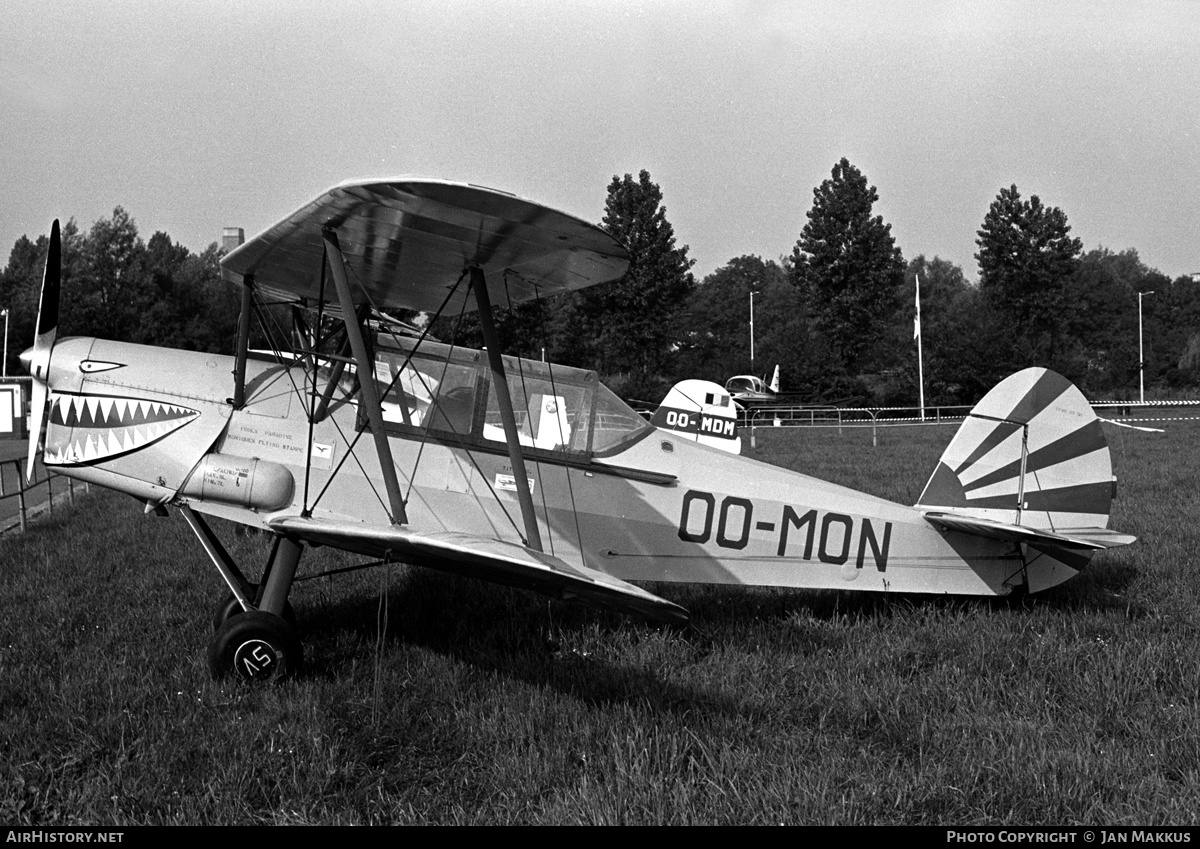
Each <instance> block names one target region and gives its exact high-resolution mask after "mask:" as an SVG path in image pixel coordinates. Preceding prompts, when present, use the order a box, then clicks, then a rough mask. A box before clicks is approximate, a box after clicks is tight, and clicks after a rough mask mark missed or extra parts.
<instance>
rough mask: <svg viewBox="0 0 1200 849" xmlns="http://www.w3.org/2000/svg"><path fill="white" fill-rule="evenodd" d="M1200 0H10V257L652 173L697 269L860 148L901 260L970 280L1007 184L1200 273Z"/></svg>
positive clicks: (794, 218) (795, 224)
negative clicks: (358, 195)
mask: <svg viewBox="0 0 1200 849" xmlns="http://www.w3.org/2000/svg"><path fill="white" fill-rule="evenodd" d="M1198 84H1200V3H1198V2H1192V0H1176V2H1160V3H1139V2H1129V1H1128V0H1126V1H1125V2H1095V0H1093V2H1071V3H1065V2H1064V3H1053V2H1042V3H982V2H968V3H964V2H948V3H936V2H923V3H903V2H897V0H892V2H749V0H745V1H744V2H735V0H730V2H714V0H704V2H699V1H698V0H697V2H687V3H685V2H673V0H663V1H662V2H649V0H640V1H638V2H635V0H627V2H623V0H595V2H578V3H573V2H563V0H557V2H540V0H536V1H535V0H529V2H518V0H505V1H503V2H481V0H463V2H448V0H436V2H424V0H412V1H411V2H391V1H390V0H376V2H373V3H366V2H357V0H338V2H328V0H321V2H298V0H288V2H263V1H262V0H256V2H246V0H237V1H236V2H212V1H211V0H194V2H190V3H183V2H148V0H136V2H135V0H114V1H113V2H100V1H99V0H85V1H84V2H79V1H78V0H55V2H53V3H45V2H27V0H8V2H6V3H5V4H4V10H3V26H2V27H0V152H2V158H0V193H2V197H3V201H2V206H0V262H5V261H7V257H8V252H9V250H10V249H11V247H12V244H13V242H14V241H15V239H16V238H17V237H18V236H20V235H22V234H27V235H29V236H30V238H36V236H37V235H38V234H40V233H45V232H48V230H49V225H50V221H51V220H52V219H53V218H54V217H56V216H57V217H61V218H63V219H64V220H65V219H67V218H71V217H74V218H75V219H76V220H77V222H78V223H79V224H80V226H81V227H84V228H86V227H88V226H90V225H91V223H92V222H93V221H95V220H96V219H97V218H100V217H103V216H106V215H108V214H109V213H111V211H112V209H113V207H114V206H117V205H121V206H123V207H125V209H126V210H128V211H129V213H130V214H131V215H132V216H133V217H134V218H135V220H136V221H137V224H138V227H139V230H140V232H141V235H142V237H143V238H149V237H150V235H151V234H153V233H154V232H155V231H156V230H163V231H165V232H167V233H168V234H169V235H170V236H171V237H172V238H174V239H175V240H177V241H179V242H181V243H183V244H184V245H186V246H187V247H189V248H190V249H192V250H195V251H199V250H202V249H203V248H204V247H205V246H207V245H208V243H210V242H213V241H217V240H219V238H220V234H221V228H222V227H224V226H241V227H244V228H246V231H247V235H253V234H254V233H257V232H258V231H260V230H262V229H264V228H266V227H267V226H269V225H270V224H272V223H274V222H275V221H276V220H278V219H279V218H281V217H283V216H284V215H286V214H287V213H289V212H291V211H292V210H293V209H295V208H296V207H298V206H300V205H301V204H303V203H304V202H306V201H307V200H309V199H311V198H312V197H314V196H316V195H317V194H319V193H320V192H322V191H323V190H325V189H326V188H328V187H329V186H331V185H334V184H336V183H339V182H341V181H342V180H346V179H350V178H358V177H377V176H394V175H400V174H410V175H419V176H428V177H439V178H444V179H449V180H461V181H465V182H472V183H478V184H482V185H487V186H491V187H493V188H498V189H504V190H506V191H511V192H515V193H517V194H519V195H522V196H524V197H527V198H530V199H533V200H537V201H541V202H543V203H547V204H549V205H551V206H554V207H557V208H559V209H562V210H563V211H566V212H570V213H573V214H575V215H578V216H580V217H583V218H586V219H589V220H593V221H599V220H600V218H601V217H602V215H603V210H604V198H605V190H606V187H607V185H608V183H609V181H610V180H611V179H612V177H613V175H620V174H625V173H633V174H636V173H637V172H638V171H639V170H640V169H646V170H648V171H649V172H650V175H651V177H652V179H653V180H654V181H655V182H657V183H658V184H659V185H660V186H661V187H662V190H663V195H664V201H665V204H666V206H667V217H668V219H669V220H670V221H671V223H672V224H673V225H674V227H675V233H676V237H677V239H678V242H679V243H680V244H686V245H689V246H690V251H689V255H690V256H691V258H692V259H694V260H695V261H696V265H695V268H694V270H695V272H696V273H697V275H698V276H702V275H704V274H707V273H709V272H711V271H713V270H714V269H716V268H718V267H719V266H721V265H723V264H724V263H726V262H727V261H729V260H730V259H732V258H733V257H736V256H739V255H742V254H758V255H760V256H763V257H767V258H778V257H779V256H781V255H783V254H787V253H790V252H791V249H792V246H793V245H794V244H795V242H796V239H797V237H798V236H799V234H800V230H801V228H802V227H803V225H804V222H805V213H806V212H807V211H808V209H809V208H810V206H811V204H812V190H813V188H814V187H815V186H817V185H818V184H820V182H821V181H822V180H824V179H826V178H827V177H828V176H829V173H830V170H831V169H832V167H833V165H834V164H835V163H836V162H837V161H838V160H839V159H840V158H841V157H843V156H845V157H847V158H848V159H849V160H850V162H851V163H853V164H854V165H855V166H857V167H858V168H859V169H860V170H861V171H862V172H863V173H864V174H865V175H866V176H867V179H868V181H869V182H870V183H871V184H872V185H874V186H876V188H877V189H878V192H879V202H878V203H877V204H876V207H875V211H876V212H877V213H878V214H880V215H882V216H883V218H884V220H885V221H886V222H888V223H889V224H891V226H892V233H893V235H894V236H895V238H896V242H897V244H898V245H899V247H900V248H901V250H902V251H903V252H904V256H905V258H906V259H911V258H913V257H915V256H917V255H918V254H925V255H926V256H927V257H932V256H940V257H943V258H945V259H949V260H951V261H953V262H955V263H958V264H959V265H961V266H962V267H963V270H964V271H965V272H966V275H967V277H968V278H969V279H974V278H976V277H977V275H978V270H977V266H976V263H975V260H974V256H973V255H974V253H975V250H976V246H975V238H976V235H975V231H976V230H978V229H979V226H980V224H981V222H982V220H983V216H984V215H985V213H986V212H987V208H988V206H989V204H990V203H991V202H992V200H993V199H994V198H995V197H996V195H997V193H998V192H999V190H1000V189H1001V188H1002V187H1006V186H1008V185H1011V184H1014V183H1015V184H1016V185H1017V187H1018V188H1019V189H1020V191H1021V193H1022V195H1023V196H1025V197H1029V196H1030V195H1033V194H1036V195H1039V196H1040V197H1041V199H1042V201H1043V202H1044V203H1046V204H1048V205H1051V206H1058V207H1061V208H1062V209H1063V211H1064V212H1066V214H1067V218H1068V220H1069V222H1070V223H1071V225H1072V228H1073V233H1074V235H1075V236H1077V237H1079V238H1081V239H1082V240H1083V243H1084V247H1085V249H1092V248H1096V247H1099V246H1104V247H1106V248H1110V249H1113V250H1124V249H1126V248H1135V249H1137V251H1138V253H1139V254H1140V256H1141V258H1142V260H1143V261H1144V262H1145V263H1146V264H1147V265H1149V266H1150V267H1152V268H1157V269H1158V270H1160V271H1162V272H1164V273H1166V274H1168V275H1169V276H1171V277H1175V276H1177V275H1180V274H1185V273H1190V272H1195V271H1200V238H1198V234H1197V222H1198V221H1200V96H1198V95H1197V89H1198V88H1200V85H1198Z"/></svg>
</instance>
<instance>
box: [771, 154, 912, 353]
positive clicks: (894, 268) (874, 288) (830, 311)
mask: <svg viewBox="0 0 1200 849" xmlns="http://www.w3.org/2000/svg"><path fill="white" fill-rule="evenodd" d="M878 199H879V194H878V192H876V190H875V187H874V186H869V187H868V185H867V178H866V177H865V176H863V174H862V172H860V171H859V170H858V169H857V168H855V167H854V166H853V165H851V164H850V163H849V161H847V160H846V159H845V158H843V159H842V160H841V161H840V162H839V163H838V164H837V165H835V166H834V167H833V172H832V175H831V177H830V178H829V179H828V180H826V181H824V182H823V183H821V185H820V186H818V187H817V188H815V189H814V190H813V206H812V209H810V210H809V212H808V223H807V224H805V225H804V229H803V230H802V231H801V234H800V238H799V240H797V242H796V246H795V249H794V250H793V251H792V271H793V278H794V280H795V283H796V285H797V286H798V287H799V289H800V291H801V293H802V294H803V296H804V299H805V301H806V302H807V303H808V304H809V308H810V311H811V316H812V321H813V325H814V330H815V331H816V332H817V333H818V334H819V335H820V336H821V337H822V341H823V343H824V344H825V345H826V346H827V347H828V350H829V352H830V355H831V357H832V362H831V366H832V367H833V368H837V369H840V370H841V371H842V372H843V373H844V374H848V375H852V376H853V375H858V374H859V373H861V372H862V371H863V370H865V369H869V368H872V367H876V366H878V365H879V364H880V363H881V362H882V361H885V360H887V359H889V356H888V355H889V354H890V353H892V352H889V351H887V350H886V346H881V345H879V344H878V342H879V340H880V338H881V337H882V336H883V335H884V332H883V331H884V329H885V328H886V327H887V326H888V325H889V323H892V322H894V320H895V315H896V312H897V310H898V309H899V307H900V305H901V302H902V294H901V292H902V287H903V284H904V260H903V258H902V256H901V254H900V249H899V248H897V247H896V245H895V241H894V240H893V238H892V234H891V225H890V224H885V223H884V222H883V218H882V217H880V216H878V215H875V216H872V215H871V210H872V205H873V204H874V203H875V201H877V200H878Z"/></svg>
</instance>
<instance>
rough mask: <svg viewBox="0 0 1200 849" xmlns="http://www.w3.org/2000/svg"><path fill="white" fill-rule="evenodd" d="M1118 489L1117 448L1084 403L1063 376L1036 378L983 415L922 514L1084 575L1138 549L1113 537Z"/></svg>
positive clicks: (1011, 381)
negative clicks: (1106, 557) (1097, 556)
mask: <svg viewBox="0 0 1200 849" xmlns="http://www.w3.org/2000/svg"><path fill="white" fill-rule="evenodd" d="M1114 483H1115V479H1114V478H1113V476H1112V461H1111V460H1110V458H1109V453H1108V441H1107V440H1106V439H1105V437H1104V432H1103V430H1102V429H1101V424H1100V420H1099V419H1098V418H1096V414H1095V413H1094V412H1093V411H1092V407H1091V405H1090V404H1088V402H1087V399H1086V398H1084V397H1083V393H1082V392H1080V391H1079V390H1078V389H1077V388H1076V387H1075V386H1074V385H1073V384H1072V383H1071V382H1070V381H1069V380H1067V379H1066V378H1064V377H1062V376H1061V375H1059V374H1056V373H1054V372H1052V371H1048V370H1046V369H1041V368H1030V369H1026V370H1024V371H1021V372H1018V373H1016V374H1014V375H1012V376H1010V377H1008V378H1006V379H1005V380H1002V381H1001V382H1000V383H999V384H997V385H996V387H995V388H994V389H992V391H991V392H989V393H988V394H987V395H985V396H984V398H983V400H982V401H980V402H979V403H978V404H977V405H976V406H975V409H973V410H972V411H971V413H970V415H969V416H968V417H967V420H966V421H965V422H963V425H962V427H961V428H959V430H958V433H957V434H955V436H954V439H953V440H952V441H951V442H950V445H949V446H948V447H947V448H946V451H945V453H944V454H942V459H941V460H940V461H939V462H938V465H937V468H936V469H935V470H934V472H933V475H932V476H931V477H930V478H929V483H927V484H926V485H925V491H924V492H922V493H921V497H920V499H918V501H917V507H918V508H919V509H924V510H927V511H929V512H928V513H927V514H926V517H927V518H928V519H929V520H930V521H931V522H933V523H934V524H938V525H941V526H943V527H953V528H954V529H955V530H959V531H963V532H966V533H974V534H977V535H980V536H990V537H994V538H1007V539H1014V540H1019V541H1025V542H1028V543H1029V545H1030V546H1032V547H1033V548H1034V549H1036V550H1037V551H1039V552H1041V553H1042V554H1044V555H1048V556H1049V557H1050V558H1052V559H1053V560H1056V561H1058V562H1059V563H1061V564H1062V565H1065V566H1067V567H1068V568H1070V569H1073V570H1076V571H1078V570H1079V569H1081V568H1083V566H1084V565H1086V563H1087V561H1088V559H1090V557H1091V554H1092V550H1095V549H1100V548H1107V547H1111V546H1112V545H1124V544H1127V543H1129V542H1132V541H1133V538H1132V537H1128V536H1125V535H1123V534H1106V533H1105V532H1104V531H1103V529H1104V528H1107V527H1108V517H1109V508H1110V506H1111V504H1112V498H1113V493H1114V489H1115V486H1114ZM955 517H960V518H961V520H960V521H955V520H954V519H955ZM971 520H979V521H971ZM1005 528H1007V529H1009V530H1011V531H1021V532H1022V533H1007V532H1006V531H1004V530H1003V529H1005ZM1028 530H1034V531H1038V530H1041V531H1048V532H1050V533H1046V534H1036V533H1035V534H1024V533H1023V532H1024V531H1028ZM1046 565H1048V564H1046ZM1031 578H1032V576H1031ZM1035 583H1036V582H1035ZM1029 588H1030V590H1031V591H1036V589H1038V588H1039V587H1037V586H1032V585H1031V586H1030V587H1029Z"/></svg>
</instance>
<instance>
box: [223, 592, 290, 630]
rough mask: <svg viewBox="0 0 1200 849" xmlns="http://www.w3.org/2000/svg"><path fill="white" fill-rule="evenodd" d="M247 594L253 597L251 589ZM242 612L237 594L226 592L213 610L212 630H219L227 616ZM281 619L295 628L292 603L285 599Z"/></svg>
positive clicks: (238, 614)
mask: <svg viewBox="0 0 1200 849" xmlns="http://www.w3.org/2000/svg"><path fill="white" fill-rule="evenodd" d="M248 595H249V596H250V597H251V599H253V596H254V592H253V591H251V592H250V593H249V594H248ZM244 612H245V611H244V610H242V605H241V604H239V603H238V600H237V596H235V595H234V594H233V593H229V594H227V595H226V596H225V598H224V599H222V600H221V603H220V604H219V605H217V609H216V611H214V612H213V621H212V627H213V630H214V631H217V630H219V629H220V628H221V626H222V625H223V624H224V623H225V620H226V619H228V618H229V617H231V616H240V615H241V614H242V613H244ZM283 620H284V621H285V622H287V623H288V624H289V625H291V626H292V629H293V630H294V629H295V627H296V611H295V610H293V609H292V603H291V602H290V601H285V602H284V603H283Z"/></svg>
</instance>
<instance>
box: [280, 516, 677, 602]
mask: <svg viewBox="0 0 1200 849" xmlns="http://www.w3.org/2000/svg"><path fill="white" fill-rule="evenodd" d="M271 529H272V530H274V531H276V532H277V533H281V534H286V535H288V536H295V537H300V538H301V539H305V540H308V541H309V542H312V543H317V544H319V545H332V546H334V547H336V548H344V549H347V550H349V551H355V552H358V553H360V554H366V555H368V556H370V557H387V556H394V557H396V558H397V559H400V560H403V561H405V562H408V563H415V564H417V565H419V566H430V567H433V568H435V569H444V570H447V571H452V572H458V573H460V574H465V575H470V576H473V577H477V578H483V579H485V580H488V581H494V582H496V583H500V584H509V585H511V586H517V587H524V588H526V589H532V590H537V591H538V592H541V593H545V594H546V595H549V596H552V597H553V598H562V599H568V600H571V599H579V600H580V601H585V602H588V603H589V604H594V605H599V606H601V607H607V608H611V609H614V610H617V611H619V612H622V613H637V614H640V615H642V616H646V617H649V618H651V619H655V620H658V621H661V622H675V623H684V622H687V618H688V617H687V611H686V610H684V609H683V608H682V607H680V606H679V605H677V604H673V603H671V602H669V601H667V600H666V599H663V598H659V597H658V596H656V595H653V594H652V593H648V592H646V591H645V590H643V589H641V588H640V587H635V586H634V585H633V584H628V583H626V582H624V581H621V580H618V579H617V578H614V577H612V576H611V575H606V574H604V573H603V572H599V571H597V570H595V569H588V568H586V567H579V566H571V565H569V564H567V563H565V562H563V561H562V560H560V559H559V558H557V557H554V556H552V555H549V554H544V553H542V552H540V551H534V550H532V549H529V548H526V547H525V546H522V545H516V544H515V543H510V542H504V541H502V540H497V539H487V538H485V537H478V536H473V535H471V534H462V533H455V532H453V531H445V532H440V533H415V532H413V531H410V530H407V529H405V528H403V527H399V526H381V525H358V524H351V523H347V522H334V521H328V520H320V519H305V518H302V517H298V516H294V517H284V518H279V519H273V520H272V521H271Z"/></svg>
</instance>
